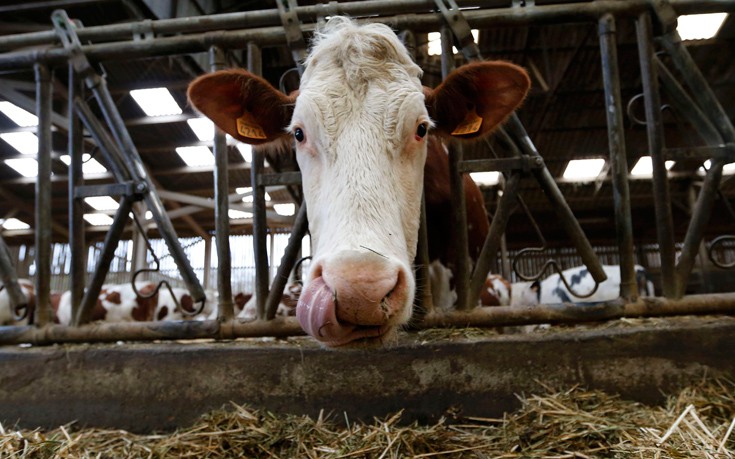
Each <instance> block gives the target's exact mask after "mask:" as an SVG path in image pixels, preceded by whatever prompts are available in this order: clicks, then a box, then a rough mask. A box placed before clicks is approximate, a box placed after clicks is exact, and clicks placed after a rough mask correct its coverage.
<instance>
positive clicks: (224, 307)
mask: <svg viewBox="0 0 735 459" xmlns="http://www.w3.org/2000/svg"><path fill="white" fill-rule="evenodd" d="M209 64H210V65H209V70H210V71H211V72H216V71H218V70H223V69H224V68H225V53H224V51H223V50H222V48H219V47H217V46H212V47H211V48H210V49H209ZM227 159H228V152H227V140H226V139H225V133H224V131H222V130H221V129H220V128H219V127H217V126H215V128H214V162H215V168H214V182H215V186H214V200H215V201H216V203H217V205H216V207H215V208H214V224H215V234H216V241H217V290H218V291H219V308H218V314H219V317H218V319H219V320H220V321H222V322H225V321H228V320H230V319H232V318H233V317H234V315H235V313H234V307H233V304H232V280H231V279H232V255H231V252H230V219H229V215H228V210H229V204H230V199H229V193H230V184H229V176H228V164H227Z"/></svg>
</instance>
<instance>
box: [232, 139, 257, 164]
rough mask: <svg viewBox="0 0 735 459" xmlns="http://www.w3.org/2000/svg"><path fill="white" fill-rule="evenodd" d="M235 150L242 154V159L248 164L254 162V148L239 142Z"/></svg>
mask: <svg viewBox="0 0 735 459" xmlns="http://www.w3.org/2000/svg"><path fill="white" fill-rule="evenodd" d="M235 148H237V150H238V151H239V152H240V154H241V155H242V159H244V160H245V162H246V163H248V164H250V163H252V162H253V147H252V145H248V144H246V143H242V142H238V143H237V144H235Z"/></svg>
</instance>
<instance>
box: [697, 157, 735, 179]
mask: <svg viewBox="0 0 735 459" xmlns="http://www.w3.org/2000/svg"><path fill="white" fill-rule="evenodd" d="M710 167H712V161H711V160H709V159H708V160H707V161H705V162H704V166H699V169H698V170H697V173H698V174H699V175H704V173H705V172H706V171H705V169H707V170H709V168H710ZM722 173H723V174H726V175H732V174H735V163H728V164H725V165H724V166H722Z"/></svg>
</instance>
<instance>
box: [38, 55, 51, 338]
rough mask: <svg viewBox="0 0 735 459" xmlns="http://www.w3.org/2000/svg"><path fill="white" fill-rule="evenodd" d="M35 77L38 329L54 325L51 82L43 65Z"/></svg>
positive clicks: (49, 73)
mask: <svg viewBox="0 0 735 459" xmlns="http://www.w3.org/2000/svg"><path fill="white" fill-rule="evenodd" d="M34 69H35V74H36V116H38V179H37V180H36V212H35V213H36V225H35V226H36V228H35V230H36V231H35V233H36V234H35V246H36V312H35V321H36V324H37V325H38V326H44V325H46V324H49V323H53V321H54V320H53V317H54V316H53V311H52V310H51V222H52V221H53V220H52V218H51V207H52V206H51V148H52V145H51V112H52V102H53V100H52V98H51V96H52V91H53V82H52V75H51V71H50V70H49V69H48V67H46V66H45V65H43V64H36V65H35V66H34Z"/></svg>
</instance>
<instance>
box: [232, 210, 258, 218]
mask: <svg viewBox="0 0 735 459" xmlns="http://www.w3.org/2000/svg"><path fill="white" fill-rule="evenodd" d="M227 216H228V217H230V219H232V220H242V219H245V218H253V214H251V213H250V212H243V211H242V210H235V209H229V210H228V211H227Z"/></svg>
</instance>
